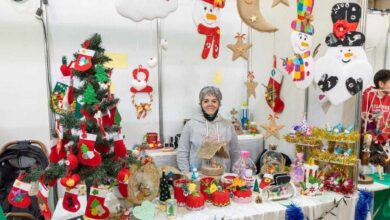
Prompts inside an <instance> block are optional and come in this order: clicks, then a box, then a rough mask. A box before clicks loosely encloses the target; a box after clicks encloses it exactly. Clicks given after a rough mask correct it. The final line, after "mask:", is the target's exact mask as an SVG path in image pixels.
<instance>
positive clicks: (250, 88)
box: [244, 71, 259, 98]
mask: <svg viewBox="0 0 390 220" xmlns="http://www.w3.org/2000/svg"><path fill="white" fill-rule="evenodd" d="M254 79H255V75H254V73H253V71H249V72H248V75H247V80H246V82H245V83H244V84H245V86H246V95H247V97H248V98H249V97H250V96H251V95H253V97H254V98H256V87H257V85H258V84H259V83H258V82H256V81H254Z"/></svg>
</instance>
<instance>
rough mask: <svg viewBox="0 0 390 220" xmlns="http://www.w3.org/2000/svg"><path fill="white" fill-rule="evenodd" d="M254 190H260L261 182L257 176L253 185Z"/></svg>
mask: <svg viewBox="0 0 390 220" xmlns="http://www.w3.org/2000/svg"><path fill="white" fill-rule="evenodd" d="M253 192H260V190H259V182H258V181H257V178H256V179H255V185H254V186H253Z"/></svg>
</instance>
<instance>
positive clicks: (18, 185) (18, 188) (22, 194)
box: [8, 175, 31, 208]
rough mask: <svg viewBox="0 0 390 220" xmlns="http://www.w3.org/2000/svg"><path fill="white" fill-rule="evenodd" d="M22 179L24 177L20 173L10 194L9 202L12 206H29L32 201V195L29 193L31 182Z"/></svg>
mask: <svg viewBox="0 0 390 220" xmlns="http://www.w3.org/2000/svg"><path fill="white" fill-rule="evenodd" d="M22 179H23V177H22V176H21V175H19V177H18V178H17V179H16V180H15V182H14V185H13V186H12V189H11V191H10V192H9V194H8V202H9V203H10V204H11V205H12V206H15V207H18V208H27V207H28V206H29V205H30V203H31V199H30V196H29V195H28V192H29V191H30V189H31V184H29V183H25V182H23V181H22Z"/></svg>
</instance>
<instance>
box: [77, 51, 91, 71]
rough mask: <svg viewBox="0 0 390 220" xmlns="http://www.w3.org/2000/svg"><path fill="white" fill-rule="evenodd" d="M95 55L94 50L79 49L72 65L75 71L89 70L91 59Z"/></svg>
mask: <svg viewBox="0 0 390 220" xmlns="http://www.w3.org/2000/svg"><path fill="white" fill-rule="evenodd" d="M93 55H95V51H94V50H88V49H85V48H81V49H80V50H79V53H78V55H77V60H76V63H75V65H74V68H75V69H76V70H77V71H80V72H84V71H87V70H89V69H90V68H91V67H92V57H93Z"/></svg>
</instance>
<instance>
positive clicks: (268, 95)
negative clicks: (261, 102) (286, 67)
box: [265, 57, 284, 113]
mask: <svg viewBox="0 0 390 220" xmlns="http://www.w3.org/2000/svg"><path fill="white" fill-rule="evenodd" d="M282 83H283V75H282V73H281V72H279V70H277V69H276V58H275V57H274V69H273V70H272V71H271V76H270V78H269V80H268V85H267V87H266V92H265V100H266V101H267V104H268V106H269V107H270V108H271V109H272V111H273V112H275V113H280V112H282V111H283V109H284V102H283V101H282V99H280V90H281V88H282Z"/></svg>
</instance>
